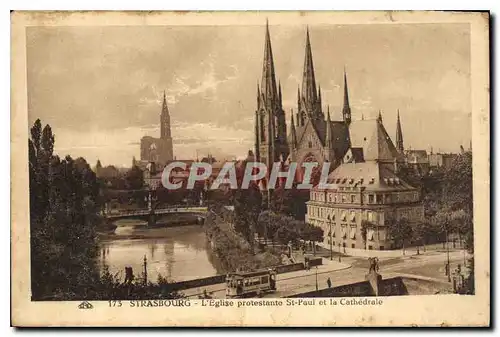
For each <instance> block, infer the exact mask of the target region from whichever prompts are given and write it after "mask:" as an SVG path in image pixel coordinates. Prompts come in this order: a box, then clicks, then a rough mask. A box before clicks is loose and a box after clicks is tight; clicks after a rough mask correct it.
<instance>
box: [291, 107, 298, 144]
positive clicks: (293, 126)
mask: <svg viewBox="0 0 500 337" xmlns="http://www.w3.org/2000/svg"><path fill="white" fill-rule="evenodd" d="M291 115H292V117H291V120H290V124H291V128H292V130H291V132H292V148H293V149H295V148H297V133H296V131H295V122H294V121H293V109H292V110H291Z"/></svg>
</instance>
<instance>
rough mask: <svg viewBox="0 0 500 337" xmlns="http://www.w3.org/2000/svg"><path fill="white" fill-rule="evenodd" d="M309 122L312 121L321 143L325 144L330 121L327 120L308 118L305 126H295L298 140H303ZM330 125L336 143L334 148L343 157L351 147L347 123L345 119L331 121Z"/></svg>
mask: <svg viewBox="0 0 500 337" xmlns="http://www.w3.org/2000/svg"><path fill="white" fill-rule="evenodd" d="M308 123H312V126H313V128H314V130H315V131H316V134H317V135H318V138H319V139H320V141H321V144H322V145H323V146H325V141H326V128H327V123H328V122H327V121H325V120H316V121H314V122H312V121H311V120H308V122H307V123H306V124H305V125H304V126H295V132H296V135H297V141H298V142H299V143H300V141H301V140H302V138H303V136H304V133H305V131H306V128H307V126H308ZM330 127H331V131H332V133H331V134H332V137H333V144H334V149H333V150H334V151H335V153H336V154H337V155H338V156H339V157H342V156H343V155H344V153H345V152H346V151H347V149H348V148H349V133H348V128H347V125H346V124H345V123H344V122H343V121H332V122H330ZM290 140H291V135H290V136H289V141H290Z"/></svg>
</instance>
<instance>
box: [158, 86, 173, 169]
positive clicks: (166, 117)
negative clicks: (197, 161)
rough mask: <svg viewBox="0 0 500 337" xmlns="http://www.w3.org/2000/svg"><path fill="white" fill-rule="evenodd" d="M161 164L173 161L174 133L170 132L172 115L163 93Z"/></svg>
mask: <svg viewBox="0 0 500 337" xmlns="http://www.w3.org/2000/svg"><path fill="white" fill-rule="evenodd" d="M159 145H160V146H159V148H160V149H159V150H160V158H159V159H160V162H162V163H166V162H167V161H170V160H172V159H173V156H174V150H173V146H172V133H171V130H170V113H169V111H168V106H167V97H166V95H165V91H164V92H163V105H162V107H161V115H160V144H159Z"/></svg>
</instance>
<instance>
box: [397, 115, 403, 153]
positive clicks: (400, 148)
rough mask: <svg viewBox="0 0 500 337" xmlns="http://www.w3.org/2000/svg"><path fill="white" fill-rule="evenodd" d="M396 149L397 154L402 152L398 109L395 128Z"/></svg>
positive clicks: (401, 133) (401, 134) (401, 132)
mask: <svg viewBox="0 0 500 337" xmlns="http://www.w3.org/2000/svg"><path fill="white" fill-rule="evenodd" d="M396 148H397V149H398V151H399V153H403V152H404V145H403V131H402V130H401V119H400V118H399V109H398V123H397V126H396Z"/></svg>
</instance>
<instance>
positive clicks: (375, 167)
mask: <svg viewBox="0 0 500 337" xmlns="http://www.w3.org/2000/svg"><path fill="white" fill-rule="evenodd" d="M278 83H279V82H278ZM343 91H344V95H343V100H344V101H343V106H342V120H340V121H333V120H332V119H331V117H330V111H329V109H328V108H327V109H326V116H325V112H324V110H323V102H322V98H321V88H320V86H319V84H317V83H316V78H315V74H314V63H313V55H312V48H311V41H310V38H309V30H307V31H306V43H305V58H304V68H303V72H302V87H301V88H299V89H298V92H297V110H296V113H294V112H293V111H292V113H291V117H290V124H289V126H288V128H287V125H286V121H285V112H284V110H283V105H282V93H281V85H279V84H278V85H276V74H275V68H274V60H273V52H272V48H271V38H270V34H269V26H268V25H267V26H266V36H265V47H264V65H263V70H262V82H261V84H260V87H257V110H256V111H255V152H256V154H255V155H256V158H257V160H258V161H260V162H263V163H265V164H266V165H267V167H271V165H272V164H273V163H274V162H285V166H286V163H287V162H296V163H297V165H298V167H301V166H302V163H304V162H316V163H319V165H320V167H321V166H322V164H323V163H325V162H329V163H330V173H329V175H328V179H327V182H328V183H329V184H330V187H329V188H326V189H322V188H320V187H319V186H315V187H313V188H311V189H310V191H309V201H307V202H306V207H307V214H306V219H305V220H306V221H307V222H308V223H310V224H312V225H314V226H317V227H320V228H322V229H323V233H324V237H323V242H322V243H321V244H322V245H324V246H325V247H326V248H327V249H331V250H336V251H338V252H343V253H350V252H351V251H354V250H359V249H362V250H365V249H366V250H387V249H394V248H399V246H398V244H399V243H397V242H394V241H393V240H392V237H391V234H390V233H389V232H388V229H387V226H388V224H390V223H391V222H394V221H396V222H398V221H402V220H403V219H406V220H405V221H408V223H409V224H412V225H414V224H420V223H421V222H422V220H423V217H424V207H423V204H422V196H421V193H420V190H419V189H417V188H415V187H413V186H411V185H409V184H408V183H407V182H406V181H405V180H404V179H402V178H401V167H402V166H404V165H405V157H404V145H403V133H402V128H401V121H400V116H399V111H398V120H397V127H396V145H394V143H393V141H392V140H391V137H389V135H388V133H387V131H386V129H385V127H384V125H383V121H382V114H381V113H380V112H379V115H378V117H377V118H373V119H364V118H361V119H357V120H355V119H353V118H352V112H351V107H350V104H349V89H348V86H347V75H346V72H345V69H344V88H343ZM332 186H333V187H332Z"/></svg>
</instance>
